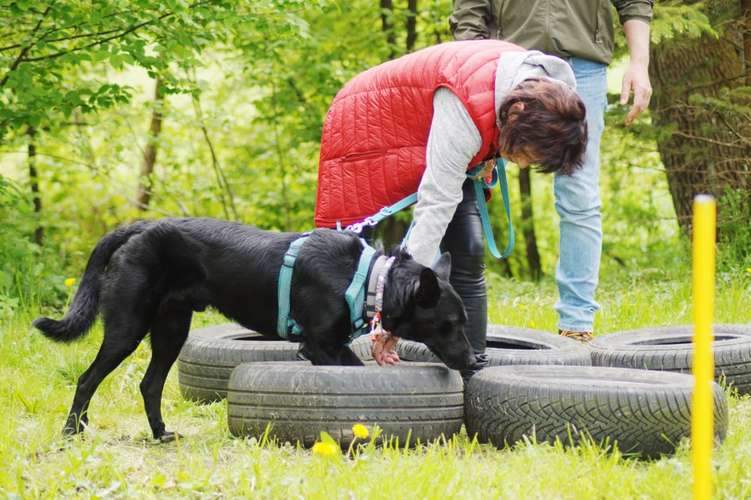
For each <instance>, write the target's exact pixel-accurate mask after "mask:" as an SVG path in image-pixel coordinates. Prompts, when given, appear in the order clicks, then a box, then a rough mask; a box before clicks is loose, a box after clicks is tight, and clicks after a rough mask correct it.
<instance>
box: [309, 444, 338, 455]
mask: <svg viewBox="0 0 751 500" xmlns="http://www.w3.org/2000/svg"><path fill="white" fill-rule="evenodd" d="M338 453H339V448H337V447H336V445H335V444H333V443H321V442H320V441H319V442H317V443H315V444H314V445H313V454H314V455H318V456H319V457H324V458H330V457H334V456H336V455H337V454H338Z"/></svg>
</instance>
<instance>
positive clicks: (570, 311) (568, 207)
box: [554, 58, 607, 331]
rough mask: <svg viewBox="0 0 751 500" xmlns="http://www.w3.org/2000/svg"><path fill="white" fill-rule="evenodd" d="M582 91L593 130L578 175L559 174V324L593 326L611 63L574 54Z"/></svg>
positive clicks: (556, 190)
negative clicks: (602, 154) (602, 153)
mask: <svg viewBox="0 0 751 500" xmlns="http://www.w3.org/2000/svg"><path fill="white" fill-rule="evenodd" d="M569 64H570V65H571V67H572V69H573V70H574V75H575V76H576V86H577V93H578V94H579V96H580V97H581V98H582V100H583V101H584V105H585V106H586V108H587V126H588V129H589V136H588V143H587V150H586V153H585V155H584V162H583V165H582V168H581V169H580V170H577V171H576V172H575V173H574V174H573V175H570V176H567V175H556V176H555V180H554V193H555V208H556V210H557V212H558V215H560V218H561V221H560V257H559V260H558V266H557V269H556V275H555V278H556V281H557V283H558V293H559V300H558V302H557V303H556V305H555V308H556V310H557V311H558V315H559V319H560V320H559V323H558V328H560V329H565V330H575V331H591V330H592V323H593V321H594V314H595V312H596V311H597V310H598V309H599V307H600V306H599V305H598V304H597V302H595V299H594V294H595V289H596V288H597V281H598V277H599V272H600V254H601V252H602V220H601V216H600V187H599V176H600V138H601V137H602V131H603V128H604V115H605V106H606V105H607V80H606V70H607V66H606V65H605V64H602V63H598V62H594V61H589V60H586V59H579V58H571V59H570V60H569Z"/></svg>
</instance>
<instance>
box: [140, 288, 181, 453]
mask: <svg viewBox="0 0 751 500" xmlns="http://www.w3.org/2000/svg"><path fill="white" fill-rule="evenodd" d="M192 315H193V311H192V310H191V309H190V307H189V306H187V305H186V304H184V303H181V302H175V301H169V300H167V301H165V302H163V303H162V305H161V306H160V308H159V311H158V312H157V315H156V318H155V319H154V322H153V323H152V325H151V362H150V363H149V367H148V368H147V369H146V374H145V375H144V376H143V380H142V381H141V394H142V395H143V402H144V406H145V408H146V417H147V418H148V419H149V426H151V431H152V432H153V434H154V438H155V439H159V440H161V441H162V442H167V441H172V440H174V439H175V437H176V434H175V433H174V432H168V431H167V430H165V427H164V421H163V420H162V390H163V389H164V382H165V380H166V379H167V374H168V373H169V371H170V368H172V365H173V364H174V362H175V360H176V359H177V355H178V354H179V353H180V349H181V348H182V346H183V344H184V343H185V339H186V338H187V337H188V330H189V329H190V320H191V317H192Z"/></svg>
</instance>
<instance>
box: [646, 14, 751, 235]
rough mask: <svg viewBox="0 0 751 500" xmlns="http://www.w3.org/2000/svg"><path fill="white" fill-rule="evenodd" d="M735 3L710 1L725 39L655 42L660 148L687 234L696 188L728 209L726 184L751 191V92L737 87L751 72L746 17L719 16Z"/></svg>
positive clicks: (655, 99)
mask: <svg viewBox="0 0 751 500" xmlns="http://www.w3.org/2000/svg"><path fill="white" fill-rule="evenodd" d="M742 1H743V2H744V4H747V3H749V2H748V0H742ZM735 7H738V5H736V6H735ZM728 9H729V7H728V5H727V2H726V1H723V0H711V1H709V2H707V12H708V13H709V17H710V21H711V22H712V25H713V26H719V28H718V29H721V30H723V31H722V32H721V33H720V36H719V37H718V38H714V37H711V36H702V37H700V38H693V39H691V38H688V37H686V36H678V37H676V38H674V39H671V40H668V41H664V42H662V43H660V44H659V45H657V46H655V47H653V48H652V56H651V64H650V76H651V79H652V84H653V87H654V95H653V98H652V102H651V105H650V107H651V110H652V117H653V122H654V125H655V126H656V128H657V129H658V130H659V131H660V132H661V133H658V137H657V147H658V150H659V152H660V156H661V159H662V162H663V164H664V165H665V170H666V172H667V178H668V185H669V187H670V193H671V196H672V198H673V205H674V207H675V212H676V216H677V218H678V222H679V223H680V225H681V227H682V229H683V230H684V231H685V233H686V234H687V235H688V234H690V225H691V207H692V201H693V198H694V196H695V195H696V194H699V193H711V194H713V195H715V196H716V197H718V198H719V200H720V207H721V208H722V196H723V194H724V193H725V190H726V189H727V188H734V189H742V190H744V191H745V192H747V193H748V192H751V166H750V164H749V163H750V162H749V159H750V158H751V147H750V145H751V127H750V124H749V120H748V118H747V117H746V116H745V115H744V112H743V111H738V110H739V109H740V108H741V107H743V106H745V107H746V109H748V105H749V102H748V97H743V95H742V94H740V93H735V94H734V93H733V91H734V90H735V89H737V88H738V87H739V86H741V85H743V84H744V83H745V81H746V80H747V79H748V76H749V74H748V65H747V64H745V61H744V53H743V50H739V47H740V46H743V45H744V43H742V40H743V41H744V42H745V40H744V33H742V32H743V25H744V23H743V22H742V20H740V19H736V20H735V21H734V22H726V23H725V24H724V26H723V25H722V23H719V24H718V23H716V22H715V21H717V20H718V18H719V17H721V16H723V15H724V16H727V14H728V12H729V10H728ZM738 11H739V12H740V9H738ZM745 21H746V22H748V19H746V20H745ZM697 99H698V101H697ZM701 99H714V101H707V100H704V101H701ZM721 213H722V212H721ZM720 222H721V221H720Z"/></svg>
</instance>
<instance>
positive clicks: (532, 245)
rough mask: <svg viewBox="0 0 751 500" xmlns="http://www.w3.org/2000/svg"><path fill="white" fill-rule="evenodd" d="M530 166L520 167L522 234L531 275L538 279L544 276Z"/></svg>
mask: <svg viewBox="0 0 751 500" xmlns="http://www.w3.org/2000/svg"><path fill="white" fill-rule="evenodd" d="M530 177H531V176H530V175H529V169H528V168H520V169H519V194H520V196H521V202H522V224H521V229H522V234H524V243H525V251H526V255H527V266H529V275H530V277H531V278H532V279H533V280H535V281H537V280H539V279H540V278H541V277H542V266H541V265H540V252H538V251H537V236H536V235H535V223H534V217H533V209H532V183H531V178H530Z"/></svg>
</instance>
